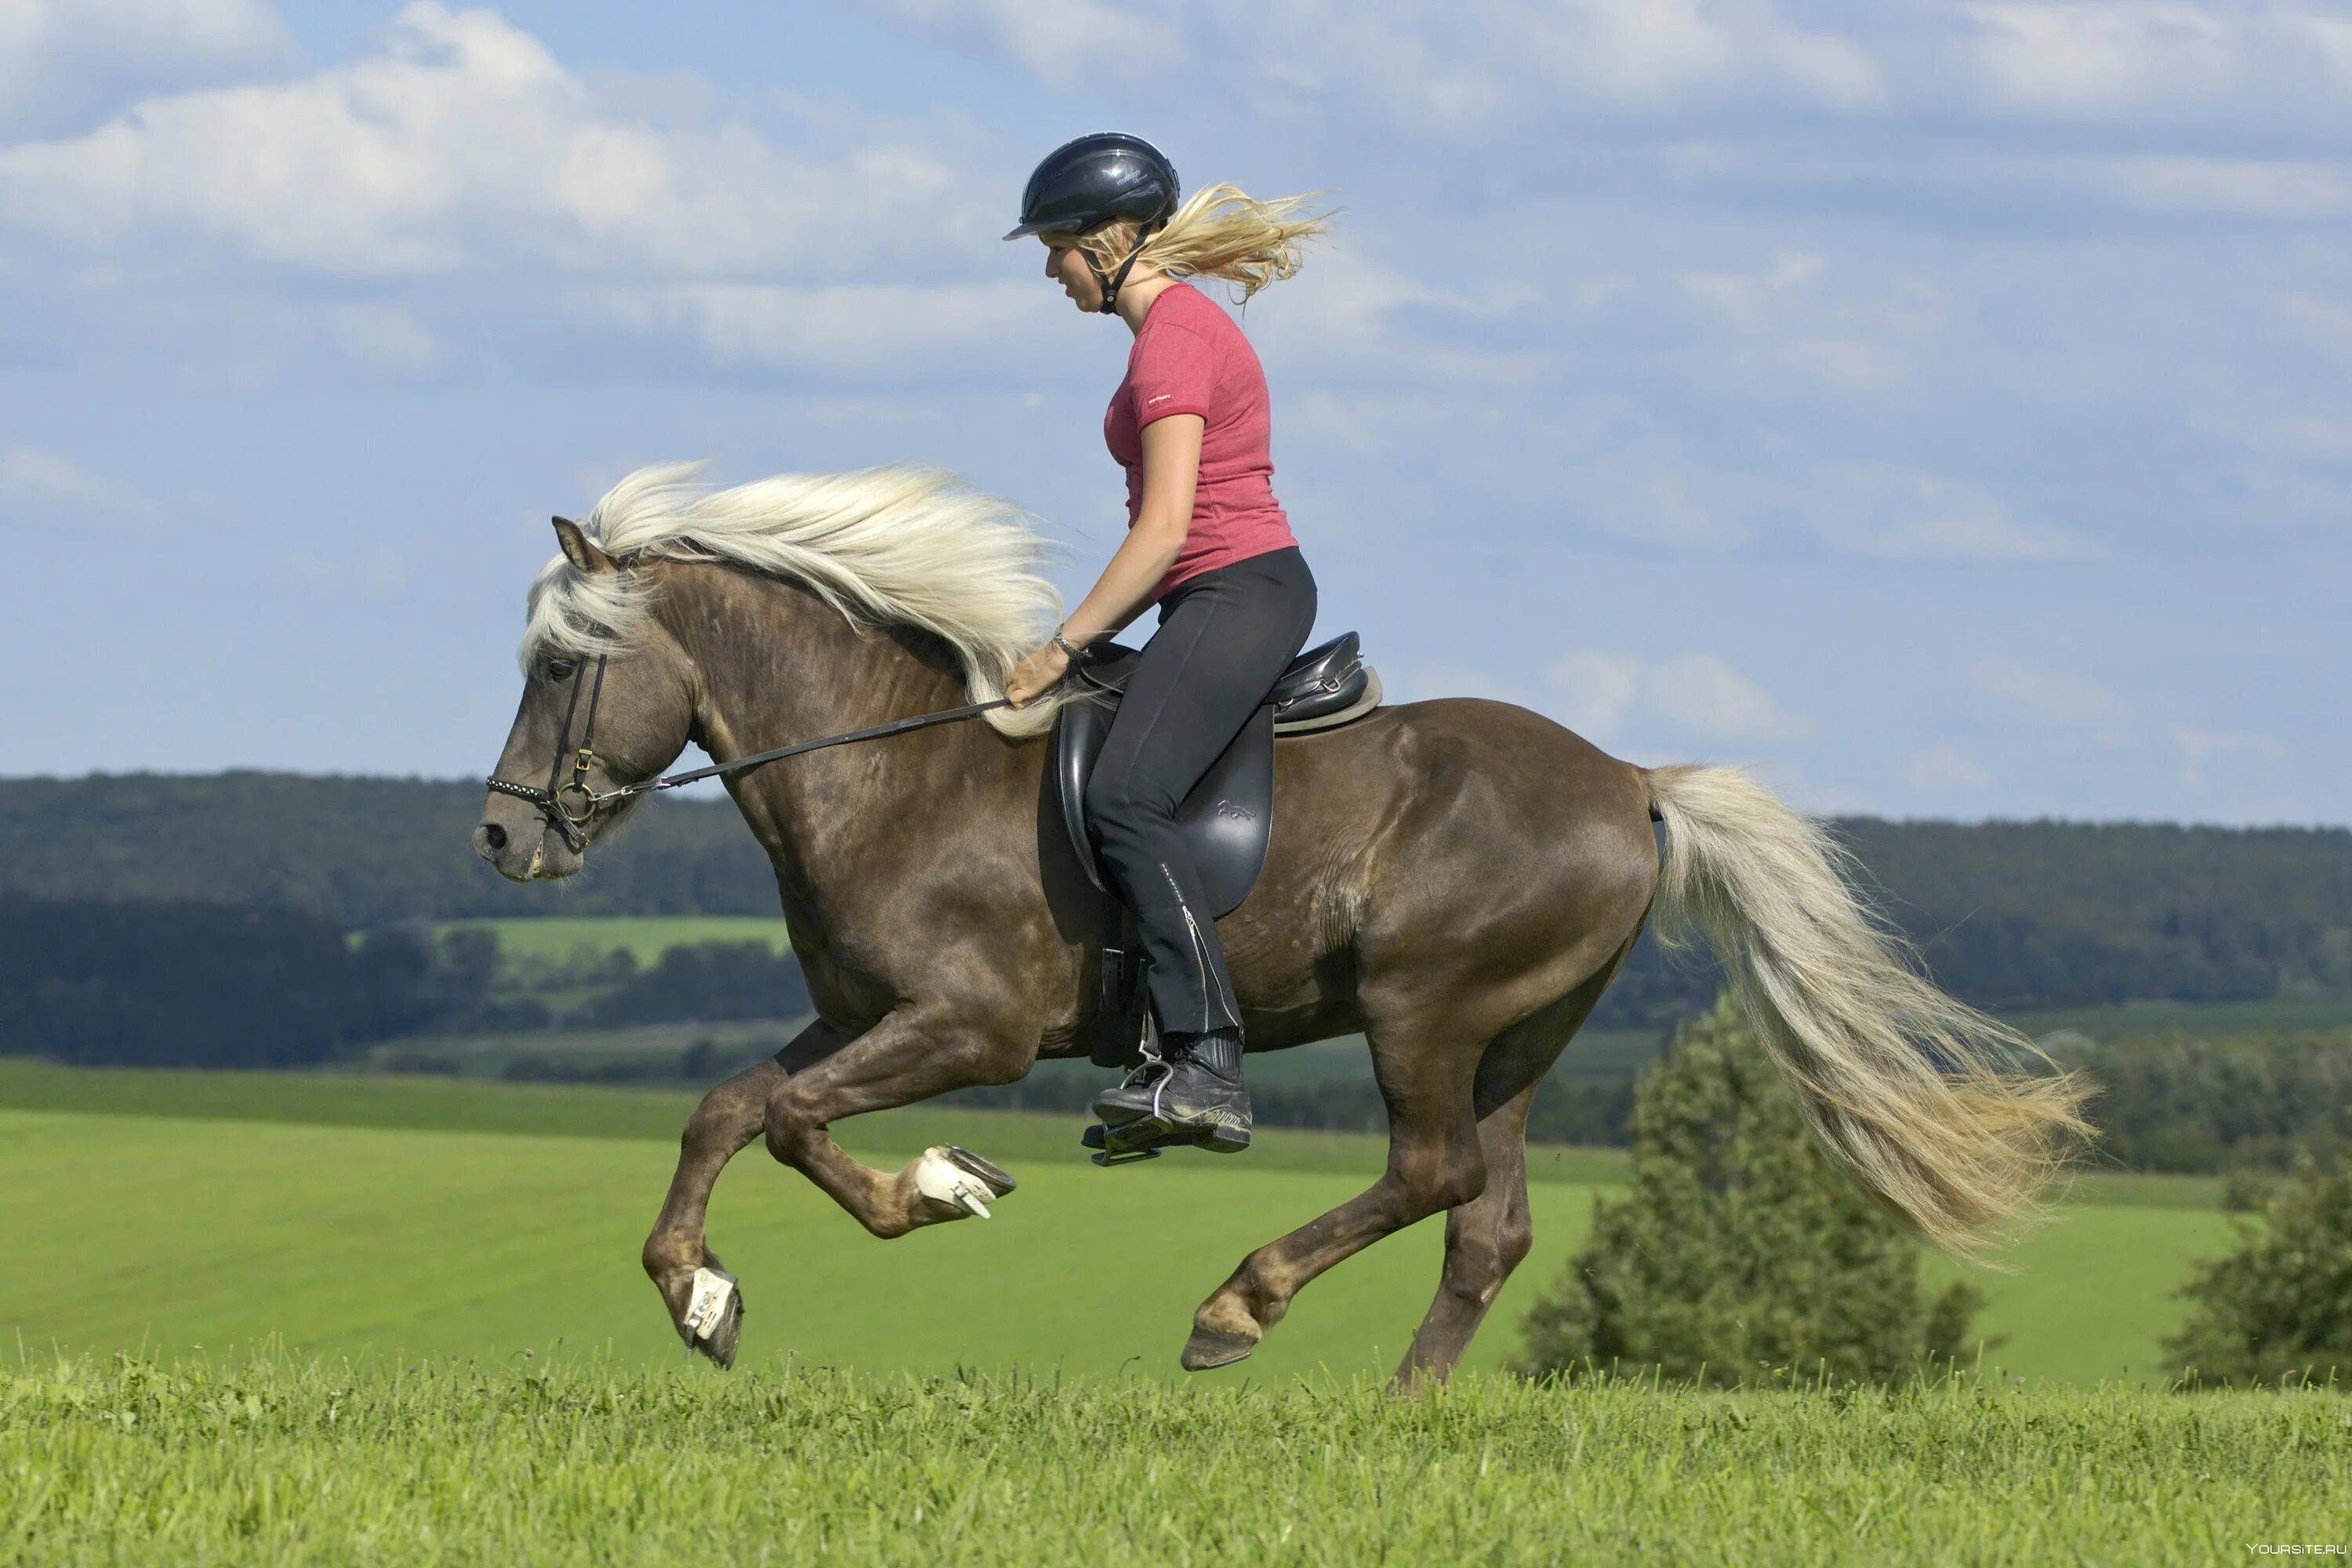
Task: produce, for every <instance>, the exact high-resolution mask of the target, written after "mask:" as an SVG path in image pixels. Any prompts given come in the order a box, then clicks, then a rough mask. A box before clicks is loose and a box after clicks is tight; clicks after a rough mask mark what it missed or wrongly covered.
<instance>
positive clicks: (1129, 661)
mask: <svg viewBox="0 0 2352 1568" xmlns="http://www.w3.org/2000/svg"><path fill="white" fill-rule="evenodd" d="M1140 657H1141V655H1140V653H1139V650H1138V649H1135V648H1131V647H1121V646H1119V645H1118V644H1117V643H1097V644H1096V645H1094V646H1093V647H1089V648H1087V650H1086V660H1085V662H1084V663H1083V664H1081V665H1080V666H1079V667H1078V669H1077V673H1076V679H1077V680H1078V681H1079V682H1081V683H1082V684H1083V685H1085V686H1086V687H1087V694H1086V695H1085V696H1083V697H1081V698H1078V699H1076V700H1073V701H1071V702H1069V703H1067V704H1066V705H1065V706H1064V707H1063V709H1062V710H1061V712H1060V713H1059V714H1057V715H1056V716H1055V721H1054V742H1053V783H1052V785H1051V786H1050V787H1051V788H1052V789H1053V790H1054V792H1055V796H1056V798H1057V799H1058V800H1059V802H1060V805H1061V814H1062V823H1063V826H1065V827H1066V828H1067V829H1068V830H1069V836H1070V847H1071V848H1072V849H1074V850H1075V851H1076V854H1077V858H1078V864H1079V865H1080V866H1081V867H1083V868H1085V870H1086V873H1087V880H1088V881H1090V882H1092V883H1093V884H1094V885H1095V886H1096V887H1097V889H1104V888H1106V884H1105V883H1104V881H1103V874H1102V867H1101V866H1100V865H1099V864H1098V863H1097V861H1096V858H1095V842H1094V835H1093V834H1092V833H1091V832H1089V831H1088V830H1087V779H1089V778H1091V777H1092V776H1093V775H1094V771H1095V759H1096V758H1097V757H1098V756H1100V755H1101V754H1102V747H1103V740H1104V738H1105V737H1106V736H1108V734H1109V733H1110V723H1111V720H1112V719H1113V718H1115V717H1116V716H1117V715H1118V700H1119V696H1120V693H1121V692H1123V691H1124V690H1125V689H1126V687H1127V680H1128V677H1129V676H1130V675H1132V674H1134V673H1135V661H1136V660H1137V659H1138V658H1140ZM1380 702H1381V678H1380V677H1379V676H1378V675H1376V674H1374V673H1373V671H1372V668H1371V667H1370V665H1367V664H1366V663H1365V662H1364V658H1363V652H1362V649H1361V647H1360V645H1359V644H1358V641H1357V638H1356V634H1355V633H1353V632H1349V633H1347V634H1346V635H1345V636H1342V637H1333V638H1332V639H1331V640H1330V641H1329V642H1327V643H1325V644H1323V645H1322V646H1320V647H1311V648H1309V649H1307V651H1306V652H1305V653H1302V654H1300V655H1299V656H1298V657H1297V658H1295V659H1292V660H1291V661H1290V668H1287V669H1286V670H1284V671H1283V672H1282V678H1281V679H1279V680H1276V682H1275V683H1274V689H1273V690H1271V691H1269V692H1267V693H1266V697H1265V703H1264V704H1263V705H1262V706H1261V707H1260V708H1259V709H1258V710H1257V712H1256V713H1255V715H1253V716H1252V717H1251V719H1250V721H1249V722H1248V723H1247V724H1245V725H1244V726H1243V727H1242V732H1241V733H1240V734H1238V735H1236V736H1234V740H1233V743H1232V744H1230V745H1228V746H1227V747H1226V748H1225V750H1224V753H1223V755H1222V756H1220V757H1218V759H1217V760H1216V762H1215V763H1213V764H1211V766H1210V768H1209V771H1208V772H1207V773H1204V774H1202V778H1201V782H1200V783H1199V784H1194V785H1193V786H1192V794H1190V795H1186V796H1185V797H1184V801H1183V804H1182V805H1180V806H1178V807H1177V809H1176V826H1177V830H1178V831H1179V832H1181V834H1182V835H1183V836H1184V842H1185V845H1186V847H1189V848H1190V849H1191V850H1192V861H1193V864H1194V865H1195V866H1197V867H1198V868H1200V872H1201V881H1202V889H1203V891H1204V892H1206V894H1207V895H1208V899H1209V908H1210V911H1211V913H1212V915H1213V916H1214V915H1224V914H1227V913H1230V912H1231V911H1232V910H1234V908H1235V907H1236V906H1238V905H1239V904H1240V903H1241V901H1242V900H1244V899H1245V898H1247V897H1249V890H1250V889H1251V888H1252V887H1253V886H1254V885H1255V883H1256V881H1257V874H1258V872H1259V871H1260V870H1262V869H1263V868H1265V848H1266V841H1267V837H1268V836H1269V835H1270V834H1271V832H1272V831H1273V827H1274V739H1275V737H1276V735H1288V734H1295V733H1297V732H1300V731H1309V730H1328V729H1334V728H1336V727H1338V726H1339V725H1341V724H1345V723H1349V722H1350V721H1354V720H1357V719H1360V718H1362V717H1363V716H1364V715H1365V714H1367V713H1369V712H1370V711H1371V710H1373V709H1375V708H1377V707H1379V706H1380ZM1104 903H1105V906H1106V910H1105V917H1104V921H1103V926H1104V934H1103V948H1102V990H1101V994H1100V997H1099V1003H1098V1005H1097V1008H1096V1013H1095V1022H1094V1026H1093V1030H1092V1036H1091V1038H1090V1039H1089V1041H1088V1047H1087V1054H1088V1055H1089V1056H1090V1057H1092V1058H1094V1060H1095V1061H1097V1063H1099V1064H1101V1065H1102V1066H1104V1067H1129V1066H1132V1065H1134V1063H1135V1061H1136V1060H1137V1059H1138V1058H1139V1053H1140V1052H1141V1051H1142V1050H1143V1049H1145V1048H1147V1047H1146V1042H1148V1040H1149V1038H1150V1034H1151V1019H1150V1006H1149V1005H1147V1003H1146V1002H1145V999H1144V994H1143V956H1142V951H1141V948H1140V946H1139V942H1138V941H1137V939H1136V934H1135V916H1134V912H1133V911H1132V910H1128V909H1127V908H1126V907H1125V906H1124V905H1122V904H1121V903H1120V902H1119V901H1118V899H1117V898H1116V897H1115V896H1113V895H1111V894H1109V893H1108V891H1107V890H1106V892H1105V895H1104Z"/></svg>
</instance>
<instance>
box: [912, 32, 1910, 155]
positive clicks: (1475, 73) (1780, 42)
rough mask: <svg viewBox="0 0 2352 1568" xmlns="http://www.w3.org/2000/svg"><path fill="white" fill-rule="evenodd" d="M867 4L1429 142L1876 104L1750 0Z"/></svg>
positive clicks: (1170, 89) (1002, 51)
mask: <svg viewBox="0 0 2352 1568" xmlns="http://www.w3.org/2000/svg"><path fill="white" fill-rule="evenodd" d="M867 5H868V6H869V8H871V9H873V10H876V11H877V12H878V13H880V14H881V15H882V16H885V17H886V18H887V19H889V20H891V21H893V22H896V23H898V25H900V26H906V27H908V28H909V29H911V30H915V31H919V32H920V33H922V34H924V35H925V36H927V37H944V38H948V39H951V40H954V41H959V42H966V43H973V44H977V45H979V46H981V47H984V48H986V49H988V50H989V51H990V52H992V53H993V54H995V55H997V56H998V57H1000V58H1004V59H1007V60H1009V61H1011V62H1012V63H1013V64H1014V65H1017V66H1019V67H1021V68H1024V69H1026V70H1028V71H1030V72H1031V73H1032V74H1034V75H1035V76H1037V77H1039V78H1040V79H1043V80H1045V81H1048V82H1051V83H1055V84H1056V85H1062V84H1067V83H1071V82H1075V81H1078V80H1081V79H1089V78H1096V79H1114V80H1119V81H1122V82H1125V83H1127V84H1129V86H1130V87H1131V88H1136V89H1147V90H1148V89H1150V88H1152V87H1154V86H1158V87H1160V88H1161V89H1163V90H1164V92H1165V93H1166V95H1167V96H1168V97H1170V98H1176V97H1197V94H1198V91H1199V90H1200V89H1201V88H1202V87H1203V86H1206V87H1208V88H1209V89H1212V90H1214V89H1218V88H1219V86H1220V85H1221V84H1223V85H1224V87H1225V90H1226V94H1227V95H1228V96H1229V99H1230V100H1234V101H1239V102H1244V103H1248V104H1251V105H1253V106H1256V107H1258V108H1260V109H1262V110H1267V111H1271V112H1275V113H1289V112H1295V111H1297V110H1301V109H1303V108H1305V107H1306V106H1307V105H1309V104H1314V105H1322V106H1331V107H1341V108H1343V109H1358V110H1363V109H1369V110H1371V111H1372V112H1375V113H1377V114H1379V115H1380V116H1381V117H1382V118H1384V119H1387V120H1390V121H1397V122H1400V123H1402V124H1404V125H1409V126H1411V127H1412V128H1414V129H1417V130H1422V131H1434V132H1455V133H1474V132H1477V131H1479V130H1481V129H1484V128H1489V127H1492V126H1495V125H1496V124H1498V123H1504V122H1509V121H1521V120H1527V119H1533V118H1542V117H1547V116H1550V115H1554V114H1559V113H1563V112H1564V113H1568V114H1580V113H1589V112H1591V111H1594V110H1655V109H1664V108H1667V107H1671V106H1675V105H1679V104H1683V103H1686V102H1690V101H1694V100H1696V101H1706V100H1721V99H1738V98H1747V97H1757V96H1762V97H1770V98H1785V99H1794V100H1798V101H1801V102H1806V103H1812V104H1819V105H1822V106H1826V107H1830V108H1832V109H1837V110H1852V109H1857V108H1866V107H1870V106H1873V105H1875V104H1877V103H1879V102H1881V101H1882V100H1884V98H1885V93H1886V84H1885V80H1884V79H1883V77H1882V74H1881V72H1880V70H1879V68H1878V66H1877V63H1876V62H1875V61H1874V60H1873V59H1872V58H1871V57H1870V55H1869V53H1868V52H1867V51H1866V50H1864V48H1863V47H1861V46H1859V45H1858V44H1856V43H1854V42H1853V41H1852V40H1851V39H1848V38H1845V37H1840V36H1839V35H1837V34H1834V33H1830V32H1822V31H1816V30H1811V29H1807V28H1804V27H1801V26H1794V25H1792V24H1791V23H1790V22H1788V21H1786V20H1784V19H1783V18H1782V17H1781V16H1780V14H1779V13H1778V11H1777V10H1776V9H1775V8H1774V7H1773V6H1772V5H1769V4H1768V3H1766V0H1559V3H1556V4H1551V5H1526V4H1520V3H1517V0H1461V3H1456V4H1451V5H1447V4H1439V3H1436V0H1219V3H1217V4H1214V5H1196V6H1186V7H1175V8H1171V7H1169V6H1165V5H1149V4H1144V3H1141V0H1129V3H1126V4H1109V3H1107V0H867ZM1210 73H1213V76H1212V79H1208V80H1206V81H1204V80H1203V76H1204V74H1210ZM1180 167H1181V165H1180Z"/></svg>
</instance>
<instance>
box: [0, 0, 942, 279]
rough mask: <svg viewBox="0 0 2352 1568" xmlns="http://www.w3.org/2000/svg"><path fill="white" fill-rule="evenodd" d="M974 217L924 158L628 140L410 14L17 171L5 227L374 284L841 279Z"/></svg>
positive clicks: (445, 16) (739, 132)
mask: <svg viewBox="0 0 2352 1568" xmlns="http://www.w3.org/2000/svg"><path fill="white" fill-rule="evenodd" d="M965 209H969V210H965ZM850 210H855V211H856V212H857V213H859V214H860V221H859V222H858V223H856V225H852V226H844V225H843V224H842V223H841V222H840V221H839V215H840V214H841V213H843V212H845V211H850ZM977 216H978V212H977V208H976V207H974V206H972V205H971V202H970V198H969V197H968V195H965V193H964V191H963V186H962V184H961V182H959V181H958V179H957V178H956V176H955V172H954V171H953V170H952V169H951V168H950V165H949V164H948V163H946V162H944V161H943V159H942V157H941V156H940V155H939V154H936V153H931V152H929V151H927V150H923V149H921V148H919V147H917V146H916V145H914V144H913V143H912V142H908V144H906V145H893V144H882V145H868V146H864V147H855V148H849V149H845V150H839V151H829V150H819V149H807V150H802V149H793V150H786V149H783V148H780V147H778V146H776V145H774V144H773V143H772V142H768V141H766V140H764V139H763V138H761V136H759V135H758V134H756V133H754V132H751V131H750V130H748V129H745V128H743V127H740V126H735V125H727V124H719V125H713V126H698V127H687V128H679V127H677V126H672V125H667V124H659V123H655V122H651V121H641V120H635V119H632V118H629V117H627V116H626V115H625V114H622V113H620V112H616V111H609V110H607V109H605V108H604V107H603V106H602V105H601V104H600V102H599V100H598V99H597V96H596V94H595V93H594V92H593V91H592V90H591V89H590V88H589V87H588V86H587V85H585V84H584V83H583V81H582V80H581V79H578V78H576V77H574V76H573V75H572V74H571V73H570V72H568V71H566V70H565V69H564V68H562V66H560V65H559V64H558V63H557V62H556V61H555V59H554V58H552V57H551V55H550V54H549V53H548V52H547V50H546V49H545V47H542V46H541V44H540V43H539V41H538V40H537V39H535V38H533V37H530V35H529V34H527V33H524V32H521V31H520V30H519V29H517V28H515V27H512V26H509V25H508V24H507V23H505V22H503V21H501V20H500V19H499V17H497V16H494V15H492V14H491V13H488V12H484V11H471V12H465V13H453V12H451V11H450V10H448V9H446V7H444V6H442V5H436V4H418V5H410V6H408V7H407V8H406V9H404V10H403V11H402V12H401V13H400V15H399V16H398V17H397V18H396V19H395V20H394V23H393V25H392V26H391V27H390V28H389V29H388V30H387V31H386V33H385V35H384V37H383V40H382V43H381V46H380V47H378V48H376V50H375V51H374V52H373V53H370V54H368V55H365V56H363V57H362V58H359V59H357V60H354V61H352V63H350V64H347V65H341V66H337V67H334V68H330V69H326V70H322V71H320V72H318V73H316V74H314V75H311V76H309V77H305V78H302V79H299V80H294V81H289V82H283V83H274V84H268V85H262V86H249V87H237V88H228V89H213V90H206V91H199V92H189V93H183V94H180V95H178V96H175V97H168V98H159V99H154V100H149V101H148V102H146V103H143V104H142V105H140V106H139V107H138V108H137V109H135V110H131V111H130V112H128V113H126V114H124V115H122V116H121V117H120V118H118V119H116V120H113V121H110V122H109V123H108V124H106V125H104V126H102V127H100V129H98V130H96V131H94V132H90V133H89V134H88V135H85V136H80V137H76V138H73V139H71V140H67V141H61V142H27V143H20V144H18V145H16V146H13V147H8V148H5V149H0V221H7V222H12V223H15V224H17V225H21V226H26V227H30V228H34V229H37V230H41V231H45V232H47V233H48V234H50V235H53V236H57V237H64V238H67V239H68V240H71V241H76V242H79V243H82V244H85V245H88V246H91V247H106V246H109V245H111V244H114V243H117V242H121V241H125V240H128V239H131V238H133V237H139V236H142V235H144V234H147V233H149V232H151V231H152V232H160V233H163V234H180V235H193V236H196V237H204V238H206V239H209V240H212V241H214V242H215V243H218V244H221V245H224V246H226V247H230V248H231V249H232V251H234V252H235V253H236V254H239V255H241V256H243V257H245V258H249V259H252V260H257V261H263V262H271V263H291V264H295V265H299V266H303V267H309V268H321V269H324V270H328V271H331V272H338V273H350V274H359V275H403V274H433V273H443V272H449V271H453V270H457V269H458V268H464V267H466V266H468V265H473V264H480V263H485V262H490V261H498V260H519V261H521V262H523V263H526V264H529V265H534V266H540V267H548V266H552V267H557V268H565V269H568V270H578V271H585V272H591V273H596V272H602V273H606V274H620V275H626V274H629V273H631V272H644V271H648V270H651V271H656V272H660V273H664V274H669V275H685V276H726V275H730V274H736V275H740V274H744V273H750V272H773V271H775V270H778V269H782V268H804V269H805V268H811V267H833V268H841V267H847V266H852V265H855V264H856V262H857V261H859V260H860V259H861V258H863V259H867V260H870V259H871V258H873V257H874V256H876V255H877V254H882V253H886V252H887V249H888V247H889V246H890V245H891V244H892V242H893V241H892V237H895V236H898V235H901V234H904V233H907V232H910V231H911V230H912V229H913V228H914V227H915V226H918V225H920V226H925V227H928V228H930V229H933V230H935V231H936V230H939V229H940V228H942V227H943V226H944V227H947V228H950V229H960V228H961V227H970V228H972V229H973V231H974V232H975V233H976V232H977V224H976V221H972V220H976V218H977Z"/></svg>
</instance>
